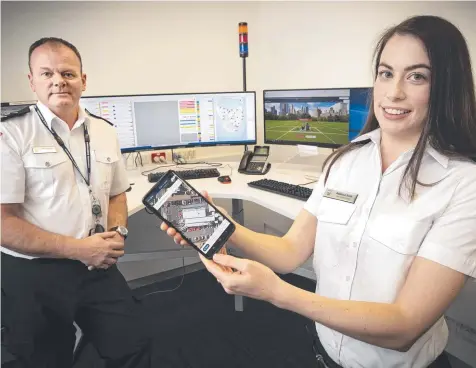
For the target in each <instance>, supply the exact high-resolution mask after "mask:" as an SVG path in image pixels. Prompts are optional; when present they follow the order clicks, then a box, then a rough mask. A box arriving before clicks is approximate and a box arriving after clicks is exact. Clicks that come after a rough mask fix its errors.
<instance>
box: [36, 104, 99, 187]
mask: <svg viewBox="0 0 476 368" xmlns="http://www.w3.org/2000/svg"><path fill="white" fill-rule="evenodd" d="M35 110H36V113H37V114H38V116H39V117H40V120H41V122H42V123H43V125H44V126H45V127H46V129H48V130H49V131H50V133H51V134H52V135H53V137H54V139H55V140H56V142H57V143H58V144H59V145H60V146H61V148H62V149H63V151H64V153H66V155H67V156H68V157H69V159H70V161H71V163H72V164H73V166H74V168H75V169H76V170H77V171H78V173H79V175H81V177H82V178H83V179H84V181H85V182H86V184H87V185H88V187H91V182H90V180H91V151H90V147H89V142H90V141H89V133H88V128H87V127H86V122H84V123H83V128H84V146H85V147H86V167H87V174H88V178H87V179H86V178H85V177H84V175H83V173H82V172H81V170H80V169H79V167H78V164H76V160H75V159H74V157H73V155H72V154H71V152H70V151H69V149H68V148H67V147H66V145H65V144H64V142H63V140H62V139H61V137H60V136H59V135H58V133H56V131H55V130H54V129H53V128H50V127H48V124H47V123H46V120H45V117H44V116H43V114H42V113H41V111H40V109H38V106H35Z"/></svg>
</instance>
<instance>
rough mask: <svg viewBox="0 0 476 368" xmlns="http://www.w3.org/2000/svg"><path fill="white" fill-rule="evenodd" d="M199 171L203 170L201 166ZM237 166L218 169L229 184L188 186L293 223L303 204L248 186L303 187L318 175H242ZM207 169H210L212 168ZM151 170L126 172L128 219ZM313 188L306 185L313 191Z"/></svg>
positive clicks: (305, 170)
mask: <svg viewBox="0 0 476 368" xmlns="http://www.w3.org/2000/svg"><path fill="white" fill-rule="evenodd" d="M194 166H195V165H183V166H178V167H169V168H170V169H173V170H176V171H180V170H189V169H191V168H193V167H194ZM197 166H200V167H199V168H206V167H205V166H203V165H197ZM237 167H238V163H224V164H223V166H221V167H217V169H218V171H219V172H220V174H221V175H230V174H231V175H230V177H231V180H232V182H231V183H229V184H222V183H220V182H219V181H218V180H217V178H208V179H197V180H191V181H190V184H191V185H192V186H193V187H194V188H195V189H197V190H207V191H208V193H209V194H210V195H211V196H212V198H228V199H238V200H245V201H252V202H255V203H257V204H259V205H261V206H263V207H266V208H268V209H270V210H272V211H275V212H277V213H280V214H282V215H283V216H286V217H288V218H290V219H294V218H295V217H296V216H297V214H298V213H299V211H300V210H301V208H302V207H303V205H304V201H300V200H297V199H293V198H289V197H285V196H282V195H278V194H274V193H270V192H266V191H263V190H260V189H254V188H251V187H249V186H248V182H250V181H254V180H258V179H263V178H267V179H273V180H278V181H283V182H287V183H290V184H303V183H308V182H310V181H311V180H310V179H307V178H306V176H313V177H317V176H318V175H319V173H318V172H317V171H316V169H315V168H313V167H309V166H304V165H279V167H278V168H277V169H274V168H273V167H272V168H271V170H270V171H269V172H268V173H267V174H266V175H245V174H240V173H239V172H238V171H237ZM169 168H163V169H160V170H156V171H167V169H169ZM208 168H212V167H211V166H210V167H208ZM148 169H150V167H143V168H141V170H132V171H129V180H130V182H131V183H134V185H132V190H131V191H130V192H128V193H127V202H128V206H129V216H131V215H133V214H135V213H136V212H138V211H140V210H141V209H143V208H144V205H143V204H142V198H143V197H144V195H145V193H146V192H147V191H148V190H149V189H150V188H151V187H152V186H153V185H154V183H149V182H148V181H147V176H143V175H141V172H142V171H144V170H148ZM313 185H314V184H310V185H307V187H309V188H311V189H312V188H313Z"/></svg>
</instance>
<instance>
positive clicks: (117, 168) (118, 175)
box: [109, 135, 130, 197]
mask: <svg viewBox="0 0 476 368" xmlns="http://www.w3.org/2000/svg"><path fill="white" fill-rule="evenodd" d="M115 139H116V149H117V155H118V157H119V160H117V161H116V162H115V163H114V167H113V170H112V179H111V180H112V182H111V191H110V193H109V196H110V197H114V196H116V195H118V194H121V193H124V192H125V191H126V190H127V189H129V186H130V185H129V178H128V176H127V171H126V167H125V165H124V160H123V159H122V154H121V149H120V147H119V141H118V139H117V135H116V136H115Z"/></svg>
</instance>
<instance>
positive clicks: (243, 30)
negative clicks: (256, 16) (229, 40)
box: [238, 22, 248, 91]
mask: <svg viewBox="0 0 476 368" xmlns="http://www.w3.org/2000/svg"><path fill="white" fill-rule="evenodd" d="M238 33H239V40H240V57H241V58H242V59H243V91H246V58H247V57H248V23H246V22H240V23H238Z"/></svg>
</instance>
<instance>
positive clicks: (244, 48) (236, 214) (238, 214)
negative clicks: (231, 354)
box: [230, 22, 248, 312]
mask: <svg viewBox="0 0 476 368" xmlns="http://www.w3.org/2000/svg"><path fill="white" fill-rule="evenodd" d="M238 33H239V40H240V57H241V58H242V59H243V92H246V58H247V57H248V23H246V22H240V23H238ZM245 151H248V145H246V144H245ZM231 208H232V210H231V213H232V217H233V218H234V219H235V221H236V222H238V223H239V224H241V225H244V222H245V218H244V217H245V216H244V213H243V200H242V199H235V198H233V199H232V200H231ZM230 254H231V255H235V252H234V249H230ZM244 308H245V298H244V297H243V296H242V295H235V311H237V312H243V310H244Z"/></svg>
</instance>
